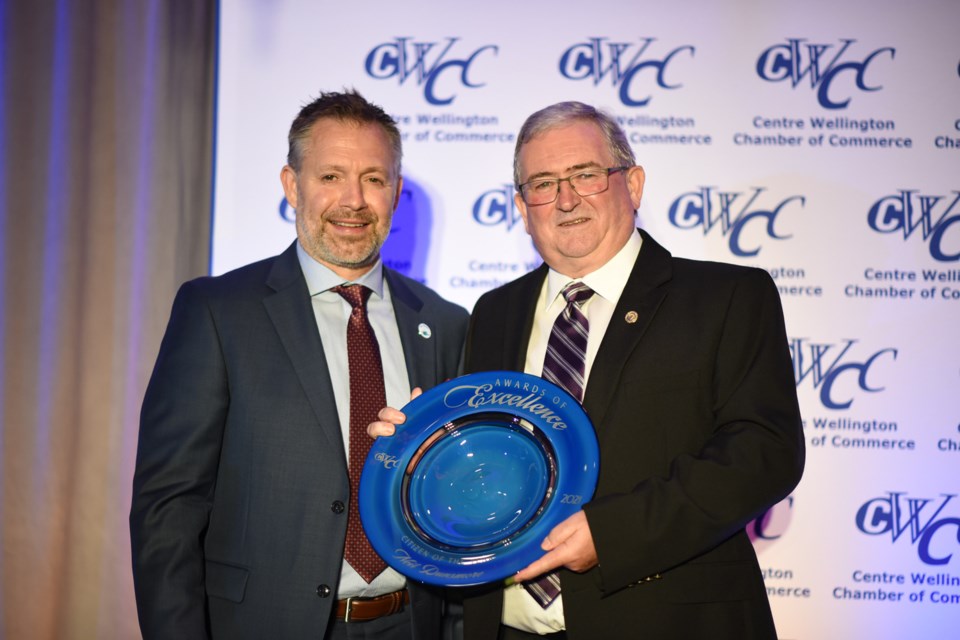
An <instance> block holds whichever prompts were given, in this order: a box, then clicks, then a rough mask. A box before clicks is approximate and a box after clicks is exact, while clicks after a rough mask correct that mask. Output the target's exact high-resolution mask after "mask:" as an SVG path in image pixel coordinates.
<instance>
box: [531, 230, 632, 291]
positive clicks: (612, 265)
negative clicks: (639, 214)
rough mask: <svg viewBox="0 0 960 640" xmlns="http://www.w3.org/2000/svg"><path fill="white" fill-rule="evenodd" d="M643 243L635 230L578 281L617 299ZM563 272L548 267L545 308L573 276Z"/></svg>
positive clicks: (625, 284)
mask: <svg viewBox="0 0 960 640" xmlns="http://www.w3.org/2000/svg"><path fill="white" fill-rule="evenodd" d="M642 245H643V238H641V237H640V232H639V231H637V230H634V232H633V233H632V234H630V237H629V238H628V239H627V242H626V244H624V245H623V247H621V248H620V251H618V252H617V253H616V255H614V256H613V257H612V258H610V259H609V260H608V261H607V263H606V264H605V265H603V266H602V267H600V268H599V269H597V270H596V271H592V272H590V273H588V274H587V275H585V276H583V277H582V278H579V280H580V281H581V282H583V283H584V284H585V285H587V286H588V287H590V288H591V289H593V292H594V293H595V294H596V295H599V296H600V297H602V298H604V299H606V300H608V301H610V302H612V303H616V302H617V300H619V299H620V294H621V293H623V289H624V287H626V286H627V279H628V278H630V272H631V271H633V265H634V264H635V263H636V261H637V256H639V255H640V247H641V246H642ZM576 279H577V278H571V277H569V276H565V275H563V274H562V273H560V272H559V271H554V270H553V269H550V271H549V272H547V295H546V297H545V299H544V304H545V306H546V308H548V309H549V308H550V307H551V306H552V305H553V304H554V302H556V301H557V299H558V298H559V299H562V297H563V296H561V295H560V291H561V290H562V289H563V288H564V287H565V286H567V284H568V283H570V282H572V281H573V280H576Z"/></svg>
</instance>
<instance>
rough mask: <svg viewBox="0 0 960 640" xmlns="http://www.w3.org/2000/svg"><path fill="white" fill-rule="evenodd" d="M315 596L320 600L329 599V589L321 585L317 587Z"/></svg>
mask: <svg viewBox="0 0 960 640" xmlns="http://www.w3.org/2000/svg"><path fill="white" fill-rule="evenodd" d="M317 595H318V596H320V597H321V598H327V597H329V596H330V587H328V586H327V585H325V584H321V585H320V586H319V587H317Z"/></svg>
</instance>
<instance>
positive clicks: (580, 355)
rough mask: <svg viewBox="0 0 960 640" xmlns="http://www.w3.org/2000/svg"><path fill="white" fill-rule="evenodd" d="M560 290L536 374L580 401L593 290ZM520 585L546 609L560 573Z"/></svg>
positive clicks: (557, 587)
mask: <svg viewBox="0 0 960 640" xmlns="http://www.w3.org/2000/svg"><path fill="white" fill-rule="evenodd" d="M560 293H561V294H562V295H563V297H564V299H565V300H566V301H567V306H566V307H564V309H563V311H562V312H561V313H560V315H559V316H557V320H556V322H554V323H553V330H552V331H551V332H550V339H549V341H548V342H547V355H546V357H545V358H544V360H543V372H542V373H541V374H540V376H541V377H542V378H543V379H545V380H549V381H550V382H553V383H554V384H556V385H558V386H560V387H562V388H564V389H566V390H567V391H568V392H569V393H570V395H572V396H573V397H574V398H576V399H577V400H578V401H582V400H583V387H584V380H583V374H584V370H585V368H586V361H587V336H588V334H589V332H590V322H589V321H588V320H587V317H586V316H585V315H583V312H582V311H581V310H580V306H581V305H583V303H585V302H586V301H587V300H589V299H590V296H592V295H593V289H591V288H590V287H588V286H587V285H585V284H583V283H582V282H571V283H569V284H568V285H567V286H565V287H564V288H563V290H562V291H561V292H560ZM523 587H524V589H526V590H527V593H529V594H530V595H531V596H532V597H533V599H534V600H536V601H537V603H538V604H539V605H540V606H541V607H543V608H544V609H546V608H547V607H549V606H550V605H551V604H552V603H553V601H554V600H556V599H557V596H558V595H560V575H559V574H558V573H557V572H556V571H552V572H550V573H547V574H545V575H542V576H540V577H539V578H536V579H534V580H531V581H529V582H525V583H524V584H523Z"/></svg>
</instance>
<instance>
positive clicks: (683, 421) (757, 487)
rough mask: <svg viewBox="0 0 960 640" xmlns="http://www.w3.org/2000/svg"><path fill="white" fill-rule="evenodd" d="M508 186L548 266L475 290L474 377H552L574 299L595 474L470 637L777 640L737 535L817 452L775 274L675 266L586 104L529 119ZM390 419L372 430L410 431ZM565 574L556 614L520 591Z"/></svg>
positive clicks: (621, 147)
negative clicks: (801, 402)
mask: <svg viewBox="0 0 960 640" xmlns="http://www.w3.org/2000/svg"><path fill="white" fill-rule="evenodd" d="M514 180H515V184H516V187H517V195H516V196H515V200H516V204H517V207H518V208H519V210H520V213H521V215H522V217H523V221H524V225H525V227H526V230H527V232H528V233H529V234H530V235H531V237H532V238H533V242H534V244H535V245H536V247H537V250H538V251H539V252H540V255H541V256H542V257H543V259H544V261H545V264H544V265H542V266H541V267H540V268H538V269H536V270H534V271H533V272H531V273H529V274H527V275H526V276H523V277H521V278H519V279H518V280H516V281H514V282H511V283H509V284H507V285H504V286H502V287H500V288H498V289H495V290H493V291H490V292H488V293H486V294H485V295H484V296H482V297H481V298H480V300H479V301H478V302H477V304H476V306H475V308H474V311H473V314H472V317H471V322H470V331H469V333H468V336H467V347H466V355H465V370H466V372H467V373H472V372H477V371H486V370H500V369H507V370H517V371H525V372H527V373H531V374H541V371H544V373H546V368H545V359H547V358H548V352H550V351H555V347H554V343H553V342H552V338H551V333H552V332H553V331H554V329H553V328H554V323H555V321H557V322H558V324H559V321H558V320H557V319H558V316H561V314H562V312H564V309H565V308H567V307H568V306H570V305H572V306H576V307H577V309H578V310H579V312H580V313H581V314H582V315H583V317H584V318H585V321H583V322H581V324H583V325H588V326H587V328H586V331H584V332H585V333H586V334H587V339H586V348H585V353H584V354H583V355H584V357H582V358H581V359H580V360H581V364H582V367H583V369H582V371H581V372H579V373H578V374H577V375H575V376H573V377H579V378H580V379H581V380H580V381H581V382H585V386H582V387H581V388H582V389H583V397H582V402H583V406H584V408H585V409H586V412H587V414H588V415H589V416H590V418H591V420H592V422H593V426H594V429H595V430H596V434H597V438H598V440H599V444H600V476H599V481H598V486H597V490H596V493H595V495H594V497H593V499H592V500H591V501H590V502H589V503H588V504H586V505H585V506H584V507H583V509H582V510H581V511H580V512H578V513H576V514H574V515H573V516H571V517H570V518H568V519H567V520H565V521H564V522H562V523H560V524H559V525H558V526H557V527H556V528H554V529H553V530H552V531H551V532H550V534H549V535H548V537H547V539H546V540H545V541H544V543H543V545H542V546H543V549H544V550H545V552H546V553H545V554H544V555H543V556H542V557H541V558H540V559H539V560H537V561H535V562H533V563H532V564H531V565H530V566H529V567H527V568H525V569H523V570H522V571H520V572H519V573H518V574H517V576H516V577H515V580H516V583H515V584H513V585H511V586H507V587H506V588H503V587H502V586H501V585H490V586H487V587H485V588H481V589H477V590H475V591H474V592H471V593H469V594H467V595H466V597H465V601H464V637H465V638H466V640H493V639H496V638H498V637H499V638H501V639H502V640H513V639H518V638H535V637H542V635H544V634H546V635H548V636H553V637H557V638H570V639H572V640H574V639H575V640H580V639H584V640H595V639H598V638H599V639H604V638H646V639H654V638H677V639H683V640H687V639H691V638H710V639H711V640H713V639H718V638H729V639H731V640H733V639H736V640H744V639H748V638H775V637H776V632H775V629H774V623H773V619H772V616H771V612H770V606H769V603H768V601H767V596H766V591H765V588H764V584H763V578H762V575H761V572H760V568H759V565H758V562H757V557H756V554H755V552H754V550H753V547H752V545H751V543H750V540H749V538H748V537H747V534H746V533H745V531H744V527H745V525H746V524H747V523H748V522H749V521H750V520H751V519H753V518H755V517H757V516H758V515H760V514H761V513H763V512H764V510H766V509H767V508H768V507H770V506H771V505H773V504H775V503H777V502H778V501H780V500H781V499H783V498H784V497H785V496H787V495H788V494H789V493H790V491H791V490H792V489H793V488H794V487H795V486H796V484H797V483H798V482H799V480H800V476H801V473H802V470H803V462H804V441H803V433H802V425H801V421H800V414H799V407H798V403H797V396H796V386H795V384H794V379H793V373H792V366H791V362H790V353H789V350H788V346H787V339H786V333H785V329H784V321H783V314H782V311H781V307H780V300H779V297H778V293H777V290H776V287H775V286H774V284H773V281H772V279H771V278H770V277H769V276H768V275H767V274H766V272H764V271H761V270H759V269H752V268H744V267H738V266H734V265H727V264H720V263H709V262H697V261H692V260H684V259H681V258H674V257H672V256H671V255H670V253H669V252H668V251H667V250H666V249H664V248H663V247H661V246H660V245H659V244H657V242H656V241H655V240H654V239H653V238H652V237H651V236H650V235H649V234H647V233H646V232H644V231H640V230H638V229H636V228H635V226H636V219H635V218H636V210H637V208H638V207H639V206H640V199H641V196H642V193H643V185H644V171H643V169H642V168H641V167H639V166H637V165H636V161H635V159H634V155H633V151H632V150H631V148H630V145H629V143H628V142H627V139H626V136H625V135H624V133H623V131H622V130H621V128H620V127H619V126H618V125H617V124H616V122H615V121H614V120H613V119H612V118H610V117H609V116H607V115H606V114H603V113H601V112H598V111H597V110H596V109H594V108H592V107H590V106H588V105H585V104H582V103H576V102H566V103H560V104H555V105H552V106H550V107H547V108H546V109H543V110H541V111H539V112H537V113H535V114H533V115H532V116H530V118H528V119H527V121H526V123H525V124H524V125H523V128H522V129H521V131H520V134H519V137H518V140H517V148H516V153H515V156H514ZM571 282H573V283H582V284H583V285H586V286H587V287H588V288H589V290H590V291H592V293H588V296H589V297H588V298H587V299H586V301H583V300H582V299H581V300H575V301H572V302H569V303H568V302H567V301H566V300H565V298H564V296H563V295H561V291H562V290H564V288H565V287H566V286H567V285H568V284H570V283H571ZM574 289H582V287H580V286H577V287H575V288H574ZM548 345H549V346H548ZM545 377H547V376H546V375H545ZM380 417H381V420H383V421H381V422H376V423H373V424H372V425H371V426H370V433H371V434H372V435H389V434H390V433H392V432H393V429H392V424H390V422H393V423H397V422H400V421H402V419H403V416H402V414H400V413H399V412H395V410H392V409H385V410H384V411H383V412H381V414H380ZM554 570H559V572H558V573H559V578H560V587H561V591H560V596H559V598H558V599H556V600H554V601H552V602H551V603H550V604H549V605H547V606H545V607H544V606H542V605H541V604H540V603H538V602H537V601H536V600H535V599H534V598H533V597H532V596H531V595H530V593H529V591H528V590H527V589H526V588H525V587H524V583H527V584H529V583H530V582H529V581H532V580H535V579H538V578H539V577H542V576H544V575H547V574H549V573H551V572H553V571H554Z"/></svg>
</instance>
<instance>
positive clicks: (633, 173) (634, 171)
mask: <svg viewBox="0 0 960 640" xmlns="http://www.w3.org/2000/svg"><path fill="white" fill-rule="evenodd" d="M646 179H647V175H646V173H644V171H643V167H641V166H639V165H637V166H635V167H630V168H629V169H627V190H628V191H630V200H631V202H633V210H634V211H636V210H637V209H639V208H640V200H641V199H642V198H643V184H644V182H646Z"/></svg>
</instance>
